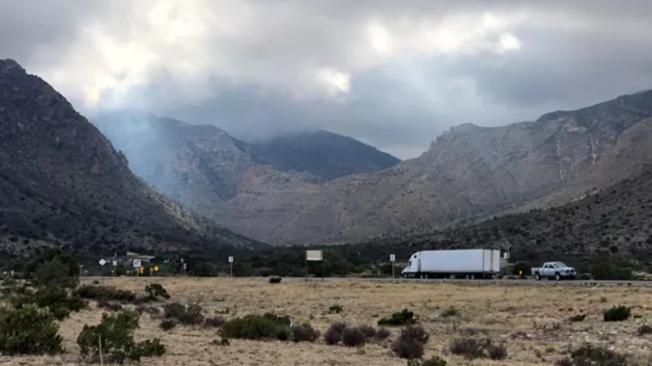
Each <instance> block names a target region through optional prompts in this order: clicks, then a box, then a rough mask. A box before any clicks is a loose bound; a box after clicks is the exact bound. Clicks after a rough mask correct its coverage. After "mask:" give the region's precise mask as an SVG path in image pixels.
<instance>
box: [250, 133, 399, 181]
mask: <svg viewBox="0 0 652 366" xmlns="http://www.w3.org/2000/svg"><path fill="white" fill-rule="evenodd" d="M250 146H251V151H252V153H253V156H254V158H255V159H256V161H257V162H258V163H260V164H263V165H271V166H272V167H273V168H275V169H277V170H280V171H284V172H289V171H297V172H303V173H308V174H311V175H314V176H316V177H318V178H319V179H320V180H321V181H329V180H333V179H335V178H339V177H343V176H346V175H351V174H359V173H370V172H375V171H379V170H383V169H387V168H389V167H392V166H394V165H396V164H398V163H399V162H400V160H399V159H397V158H395V157H394V156H392V155H390V154H388V153H385V152H382V151H380V150H378V149H376V148H375V147H373V146H369V145H366V144H363V143H362V142H360V141H358V140H356V139H353V138H350V137H347V136H342V135H338V134H336V133H332V132H327V131H314V132H304V133H298V134H293V135H287V136H279V137H276V138H273V139H270V140H267V141H259V142H253V143H250Z"/></svg>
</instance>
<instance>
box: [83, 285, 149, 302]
mask: <svg viewBox="0 0 652 366" xmlns="http://www.w3.org/2000/svg"><path fill="white" fill-rule="evenodd" d="M76 293H77V294H79V296H81V297H82V298H84V299H90V300H97V301H100V300H104V301H109V300H113V301H120V302H133V301H134V300H136V294H135V293H133V292H131V291H129V290H121V289H118V288H115V287H111V286H97V285H82V286H79V288H78V289H77V291H76Z"/></svg>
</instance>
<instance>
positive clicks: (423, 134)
mask: <svg viewBox="0 0 652 366" xmlns="http://www.w3.org/2000/svg"><path fill="white" fill-rule="evenodd" d="M650 14H652V3H650V2H648V1H627V2H613V1H591V2H587V1H553V2H520V1H519V2H512V1H496V2H491V3H487V2H480V1H467V2H460V1H455V2H452V1H451V2H440V1H438V2H434V1H406V2H404V1H400V2H399V1H355V2H350V1H274V2H268V1H254V0H250V1H229V0H222V1H200V0H197V1H192V0H190V1H171V0H161V1H149V0H142V1H137V2H134V1H121V0H114V1H102V2H101V1H72V0H69V1H36V0H33V1H21V2H17V1H8V0H0V54H1V57H12V58H16V59H17V60H18V61H19V62H21V63H22V64H23V65H24V66H25V67H26V68H28V70H29V71H30V72H33V73H38V74H40V75H41V76H43V77H44V78H46V79H47V80H48V81H50V82H51V83H52V84H53V85H54V86H55V87H56V88H58V89H59V90H60V91H62V92H63V93H64V94H65V95H66V96H67V97H69V98H70V99H71V101H72V102H73V103H74V104H75V105H76V106H77V108H79V109H81V110H82V111H83V112H85V113H87V114H94V113H96V112H98V111H104V110H107V109H114V108H115V109H122V108H125V109H138V110H143V111H146V112H151V113H154V114H158V115H170V116H172V117H177V118H180V119H184V120H187V121H189V122H194V123H214V124H216V125H218V126H220V127H223V128H224V129H226V130H227V131H230V132H232V133H233V134H235V135H236V136H239V137H242V138H248V139H253V138H264V137H266V136H269V135H273V134H279V133H285V132H288V131H296V130H306V129H314V128H322V129H326V130H331V131H335V132H340V133H344V134H348V135H351V136H354V137H357V138H360V139H362V140H364V141H366V142H369V143H372V144H374V145H377V146H379V147H380V148H382V149H385V150H388V151H390V152H393V153H395V154H398V155H400V156H401V157H410V156H415V155H417V154H418V153H419V152H422V151H423V150H425V149H426V148H427V146H428V144H429V142H430V141H431V140H432V139H433V138H434V137H435V136H436V135H437V134H439V133H441V132H442V131H444V130H445V129H447V128H448V127H450V126H451V125H456V124H459V123H466V122H472V123H476V124H479V125H500V124H506V123H510V122H516V121H520V120H532V119H535V118H537V117H538V116H539V115H540V114H542V113H545V112H548V111H551V110H556V109H569V108H575V107H581V106H585V105H588V104H592V103H595V102H599V101H602V100H606V99H610V98H612V97H615V96H617V95H619V94H623V93H630V92H635V91H639V90H644V89H649V88H652V38H651V37H649V36H648V35H649V34H651V33H652V22H651V21H650V20H652V19H650V18H651V17H652V16H651V15H650Z"/></svg>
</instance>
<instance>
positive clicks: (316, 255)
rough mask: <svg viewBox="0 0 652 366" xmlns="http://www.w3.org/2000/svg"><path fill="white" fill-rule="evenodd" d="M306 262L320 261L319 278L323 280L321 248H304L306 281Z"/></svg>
mask: <svg viewBox="0 0 652 366" xmlns="http://www.w3.org/2000/svg"><path fill="white" fill-rule="evenodd" d="M308 262H321V280H322V281H323V280H324V254H323V252H322V251H321V250H306V281H308Z"/></svg>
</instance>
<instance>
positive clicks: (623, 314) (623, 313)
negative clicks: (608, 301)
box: [603, 306, 631, 322]
mask: <svg viewBox="0 0 652 366" xmlns="http://www.w3.org/2000/svg"><path fill="white" fill-rule="evenodd" d="M630 315H631V309H630V308H628V307H626V306H614V307H612V308H611V309H608V310H605V312H604V313H603V318H604V321H606V322H620V321H623V320H627V319H629V317H630Z"/></svg>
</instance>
